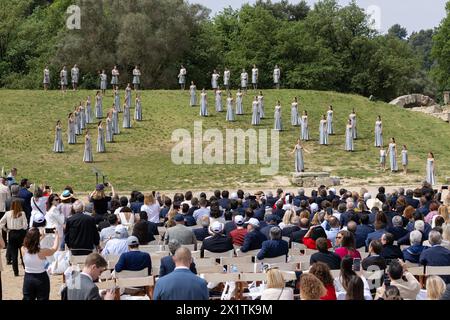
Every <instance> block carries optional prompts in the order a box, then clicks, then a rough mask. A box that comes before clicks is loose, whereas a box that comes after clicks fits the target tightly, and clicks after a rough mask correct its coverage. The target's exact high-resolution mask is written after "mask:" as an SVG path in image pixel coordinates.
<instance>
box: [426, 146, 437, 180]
mask: <svg viewBox="0 0 450 320" xmlns="http://www.w3.org/2000/svg"><path fill="white" fill-rule="evenodd" d="M427 182H428V183H429V184H431V185H432V186H434V185H435V184H436V178H435V162H434V155H433V152H429V153H428V158H427Z"/></svg>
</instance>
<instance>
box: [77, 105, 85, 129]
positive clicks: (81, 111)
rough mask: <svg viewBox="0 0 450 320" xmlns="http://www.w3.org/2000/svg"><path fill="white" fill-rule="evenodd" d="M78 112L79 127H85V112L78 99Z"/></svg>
mask: <svg viewBox="0 0 450 320" xmlns="http://www.w3.org/2000/svg"><path fill="white" fill-rule="evenodd" d="M78 111H79V112H80V128H81V130H84V129H86V112H85V111H84V107H83V102H82V101H80V106H79V107H78Z"/></svg>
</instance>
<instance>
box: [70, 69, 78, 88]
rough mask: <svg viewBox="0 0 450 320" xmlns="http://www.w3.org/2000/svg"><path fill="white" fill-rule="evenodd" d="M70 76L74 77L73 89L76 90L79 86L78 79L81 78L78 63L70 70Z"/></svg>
mask: <svg viewBox="0 0 450 320" xmlns="http://www.w3.org/2000/svg"><path fill="white" fill-rule="evenodd" d="M70 78H71V79H72V88H73V91H76V90H77V88H78V80H79V78H80V69H79V68H78V66H77V65H74V66H73V68H72V70H70Z"/></svg>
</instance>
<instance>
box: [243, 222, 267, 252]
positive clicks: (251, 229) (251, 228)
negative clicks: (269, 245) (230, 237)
mask: <svg viewBox="0 0 450 320" xmlns="http://www.w3.org/2000/svg"><path fill="white" fill-rule="evenodd" d="M247 231H248V232H247V234H246V235H245V237H244V244H243V245H242V247H241V251H242V252H247V251H251V250H256V249H261V247H262V243H263V242H264V241H266V240H267V238H266V236H265V235H263V234H262V233H261V231H259V220H258V219H255V218H250V219H249V220H248V225H247Z"/></svg>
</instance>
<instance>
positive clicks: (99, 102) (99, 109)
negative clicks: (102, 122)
mask: <svg viewBox="0 0 450 320" xmlns="http://www.w3.org/2000/svg"><path fill="white" fill-rule="evenodd" d="M95 117H96V118H97V119H101V118H103V99H102V95H101V93H100V91H97V94H96V95H95Z"/></svg>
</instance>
